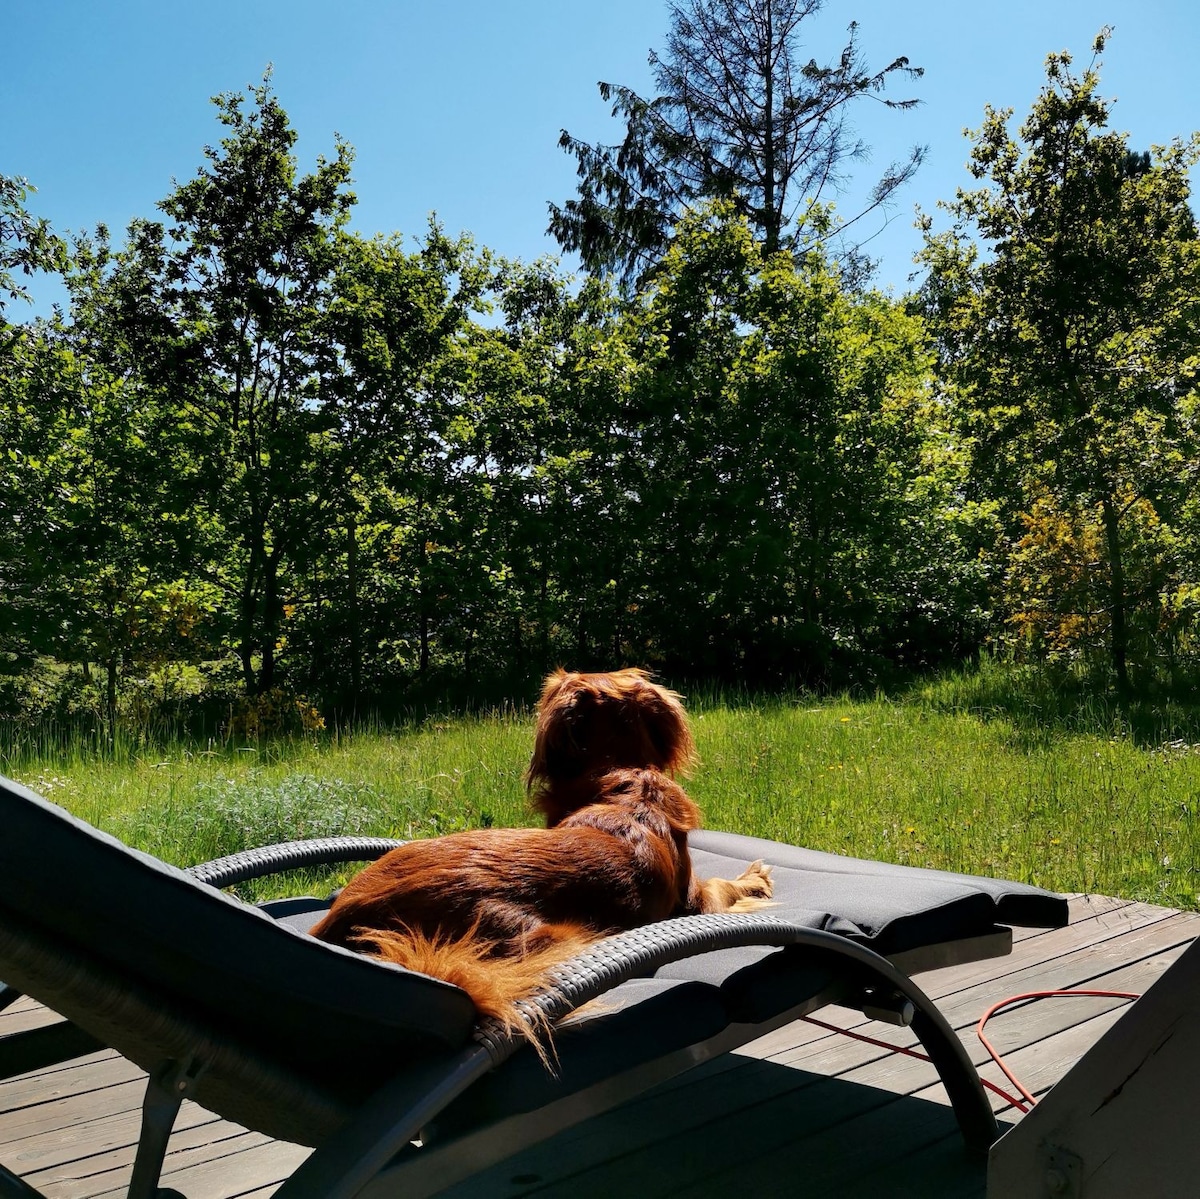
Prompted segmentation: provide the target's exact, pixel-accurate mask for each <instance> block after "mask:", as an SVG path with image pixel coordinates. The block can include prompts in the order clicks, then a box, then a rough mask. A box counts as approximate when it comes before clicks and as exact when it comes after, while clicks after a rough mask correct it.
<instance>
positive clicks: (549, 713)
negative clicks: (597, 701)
mask: <svg viewBox="0 0 1200 1199" xmlns="http://www.w3.org/2000/svg"><path fill="white" fill-rule="evenodd" d="M576 677H578V676H572V675H571V674H569V673H568V672H567V671H565V670H563V669H562V667H561V666H560V667H559V668H558V669H557V670H556V671H554V672H553V673H552V674H549V675H547V676H546V682H545V684H544V685H543V687H542V695H541V698H540V699H539V700H538V708H537V710H538V721H537V730H536V732H535V733H534V738H533V756H532V757H531V758H530V760H529V768H528V769H527V770H526V771H525V787H526V789H527V790H529V791H533V790H535V789H536V788H537V787H538V786H540V785H541V784H544V783H546V782H548V781H549V780H550V779H551V778H553V777H556V776H561V775H563V774H565V773H571V771H570V769H569V767H570V765H571V763H572V762H573V761H574V759H575V758H576V757H577V756H578V752H579V751H578V746H577V745H576V743H575V737H574V733H573V730H572V723H573V722H572V720H571V711H572V709H573V708H574V706H575V703H576V701H577V694H578V693H577V692H576V690H575V688H574V687H573V686H572V685H571V682H572V679H573V678H576Z"/></svg>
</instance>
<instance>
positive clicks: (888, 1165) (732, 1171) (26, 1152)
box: [0, 896, 1200, 1199]
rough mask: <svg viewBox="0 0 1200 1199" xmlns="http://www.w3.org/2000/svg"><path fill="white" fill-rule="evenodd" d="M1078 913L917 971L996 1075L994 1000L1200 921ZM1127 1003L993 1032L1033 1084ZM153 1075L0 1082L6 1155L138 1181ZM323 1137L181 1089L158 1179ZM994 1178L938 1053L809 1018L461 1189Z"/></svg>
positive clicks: (253, 1166)
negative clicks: (262, 1122)
mask: <svg viewBox="0 0 1200 1199" xmlns="http://www.w3.org/2000/svg"><path fill="white" fill-rule="evenodd" d="M1071 914H1072V921H1071V924H1070V926H1069V927H1068V928H1066V929H1058V930H1038V929H1028V930H1017V931H1016V933H1015V935H1014V946H1013V953H1012V955H1011V956H1009V957H1006V958H1001V959H991V960H988V961H984V962H979V963H971V964H968V965H966V966H962V967H957V968H950V969H946V970H939V971H931V972H929V973H927V974H924V975H921V976H920V977H919V978H918V980H917V981H918V983H919V984H920V985H921V987H922V989H923V990H925V991H926V992H927V993H928V994H929V995H930V996H931V997H932V998H933V999H934V1000H935V1001H936V1002H937V1004H938V1007H939V1009H940V1010H941V1011H942V1012H943V1014H944V1015H946V1017H947V1019H948V1020H949V1021H950V1023H951V1025H952V1026H953V1027H955V1028H956V1029H957V1030H958V1031H959V1033H960V1035H961V1036H962V1039H963V1042H964V1044H965V1045H966V1046H967V1048H968V1053H969V1055H970V1056H971V1057H972V1059H974V1060H975V1061H976V1062H977V1063H985V1064H983V1065H982V1073H984V1075H985V1076H988V1077H995V1078H996V1079H997V1080H999V1081H1001V1082H1003V1081H1004V1080H1003V1079H1002V1078H1001V1076H1000V1074H999V1072H998V1071H996V1070H995V1068H994V1067H993V1066H991V1065H990V1063H987V1062H986V1054H985V1052H984V1051H983V1050H982V1048H981V1047H980V1046H979V1045H978V1043H977V1041H976V1039H975V1037H974V1033H973V1031H972V1030H973V1025H974V1023H975V1021H976V1020H977V1019H978V1016H979V1014H980V1013H981V1012H982V1011H983V1010H984V1008H986V1007H987V1006H988V1005H989V1004H991V1003H992V1002H995V1001H996V1000H998V999H1001V998H1003V997H1004V996H1006V995H1009V994H1013V993H1016V992H1018V991H1024V990H1034V989H1049V988H1050V987H1059V986H1063V987H1065V986H1079V985H1083V984H1094V985H1097V986H1103V987H1105V988H1106V989H1119V990H1126V989H1128V990H1135V991H1142V990H1145V988H1146V987H1147V986H1148V985H1150V983H1151V982H1152V981H1153V979H1154V978H1157V977H1158V976H1159V975H1160V974H1161V973H1162V972H1163V971H1164V970H1165V969H1166V968H1167V966H1168V965H1169V964H1170V963H1171V962H1172V961H1173V960H1175V958H1176V957H1177V956H1178V954H1179V953H1181V952H1182V951H1183V948H1184V947H1185V946H1186V945H1187V944H1188V943H1190V941H1191V939H1192V938H1194V937H1195V936H1196V935H1197V934H1198V933H1200V915H1198V914H1195V913H1178V912H1175V911H1173V910H1170V909H1164V908H1154V907H1150V906H1148V905H1146V904H1139V903H1134V902H1129V901H1123V900H1113V899H1106V898H1103V897H1088V896H1078V897H1072V899H1071ZM1120 1014H1121V1011H1120V1006H1118V1005H1115V1004H1113V1003H1111V1002H1109V1001H1104V1000H1091V1001H1084V1000H1076V999H1068V1000H1053V1001H1049V1002H1046V1003H1039V1004H1032V1005H1028V1006H1023V1007H1020V1008H1018V1009H1015V1010H1013V1011H1011V1012H1007V1013H1005V1014H1003V1015H1001V1016H999V1017H997V1019H996V1022H995V1024H993V1025H992V1026H990V1030H989V1031H990V1033H991V1035H992V1037H993V1039H994V1040H995V1041H996V1042H997V1044H998V1045H999V1046H1000V1047H1001V1048H1002V1050H1003V1051H1004V1052H1005V1054H1006V1060H1008V1061H1009V1063H1010V1064H1011V1065H1012V1067H1013V1068H1014V1070H1016V1072H1017V1073H1018V1076H1019V1077H1021V1078H1022V1081H1023V1082H1025V1083H1026V1085H1027V1086H1029V1087H1030V1089H1031V1090H1033V1091H1034V1092H1035V1093H1042V1092H1044V1091H1045V1089H1047V1088H1048V1087H1050V1086H1051V1085H1052V1084H1053V1083H1054V1082H1055V1081H1056V1080H1057V1079H1058V1078H1060V1077H1061V1076H1062V1074H1063V1073H1064V1072H1065V1071H1066V1070H1067V1069H1069V1068H1070V1066H1071V1065H1072V1064H1073V1063H1074V1061H1076V1060H1077V1059H1078V1057H1079V1056H1080V1055H1081V1054H1082V1053H1083V1052H1084V1051H1085V1050H1086V1049H1087V1048H1088V1047H1090V1045H1091V1044H1093V1043H1094V1041H1095V1040H1096V1038H1097V1037H1099V1036H1100V1035H1101V1033H1102V1032H1103V1031H1104V1029H1106V1028H1107V1027H1108V1026H1109V1025H1111V1024H1112V1023H1113V1022H1115V1021H1116V1020H1118V1019H1119V1018H1120ZM818 1016H819V1018H820V1019H822V1020H825V1021H827V1022H829V1023H831V1024H835V1025H840V1026H841V1027H843V1028H849V1029H851V1030H853V1031H859V1030H865V1031H870V1032H871V1033H873V1034H875V1035H878V1036H879V1037H880V1038H881V1039H883V1040H885V1041H890V1042H892V1043H894V1044H908V1043H911V1040H912V1038H911V1033H909V1031H908V1030H906V1029H901V1028H893V1027H889V1026H886V1025H877V1024H872V1023H871V1022H869V1021H867V1020H866V1019H865V1017H863V1015H862V1014H861V1013H859V1012H857V1011H854V1010H852V1009H844V1008H827V1009H825V1010H824V1011H822V1012H820V1013H818ZM52 1019H53V1017H52V1016H50V1015H48V1014H47V1013H46V1012H45V1010H44V1009H41V1008H39V1007H38V1006H37V1005H35V1004H33V1002H32V1001H30V1000H27V999H22V1000H18V1001H17V1002H16V1003H15V1004H13V1005H12V1006H11V1007H10V1008H8V1009H6V1010H5V1011H4V1012H3V1013H0V1036H2V1035H3V1034H4V1033H5V1032H6V1031H9V1030H15V1029H17V1028H21V1027H37V1026H38V1025H40V1024H44V1023H47V1022H49V1021H50V1020H52ZM143 1081H144V1075H143V1074H142V1073H141V1072H140V1071H138V1070H137V1069H136V1067H133V1066H131V1065H130V1064H129V1063H127V1062H124V1061H123V1060H122V1059H120V1058H118V1057H116V1056H115V1055H113V1054H111V1053H100V1054H94V1055H89V1057H88V1058H86V1059H80V1060H79V1061H77V1062H73V1063H64V1064H61V1065H58V1066H55V1067H51V1068H48V1069H46V1070H44V1071H40V1072H36V1073H33V1074H30V1075H24V1076H21V1077H18V1078H15V1079H10V1080H7V1081H5V1082H0V1160H3V1161H4V1163H5V1165H6V1166H8V1167H9V1168H10V1169H15V1170H16V1171H17V1172H18V1173H20V1174H22V1175H24V1176H26V1177H28V1179H29V1181H30V1182H31V1184H32V1185H34V1186H37V1187H39V1188H40V1189H42V1190H44V1192H45V1193H46V1194H47V1195H48V1196H51V1199H115V1197H116V1196H119V1195H123V1194H124V1192H125V1188H126V1187H127V1185H128V1177H129V1170H130V1168H131V1165H132V1161H133V1155H134V1151H135V1149H134V1147H135V1144H136V1139H137V1133H138V1123H139V1115H140V1103H141V1096H142V1087H143ZM1005 1085H1008V1084H1005ZM993 1102H994V1106H996V1107H997V1108H999V1109H1001V1110H1003V1108H1004V1104H1003V1101H1002V1100H1000V1099H998V1098H997V1099H994V1101H993ZM1008 1117H1009V1118H1010V1119H1017V1118H1018V1115H1017V1113H1015V1112H1011V1111H1010V1112H1009V1113H1008ZM308 1152H309V1151H308V1150H307V1149H304V1148H302V1147H298V1146H294V1145H288V1144H285V1143H281V1142H273V1141H270V1140H269V1139H268V1138H266V1137H263V1136H261V1135H259V1134H257V1133H253V1132H247V1131H246V1130H244V1129H241V1128H239V1127H238V1126H236V1125H233V1124H230V1123H229V1122H227V1121H224V1120H220V1119H218V1118H217V1117H215V1116H213V1115H211V1114H209V1113H207V1112H204V1111H203V1110H202V1109H199V1108H196V1107H195V1106H194V1105H192V1104H185V1105H184V1109H183V1111H182V1112H181V1118H180V1122H179V1125H178V1127H177V1131H176V1133H175V1135H174V1136H173V1137H172V1140H171V1145H170V1149H169V1155H168V1159H167V1164H166V1170H165V1172H164V1179H163V1182H164V1185H166V1186H173V1187H175V1188H177V1189H179V1190H180V1191H181V1192H182V1193H184V1194H186V1195H187V1196H188V1199H267V1196H269V1195H271V1194H272V1193H273V1192H274V1190H275V1189H276V1188H277V1186H278V1185H279V1183H280V1182H281V1181H282V1179H283V1178H285V1177H286V1176H287V1175H288V1174H290V1173H291V1171H292V1170H293V1169H294V1168H295V1167H296V1165H297V1164H298V1163H299V1162H300V1161H301V1160H302V1159H303V1157H304V1156H305V1155H306V1154H307V1153H308ZM983 1179H984V1172H983V1168H982V1166H981V1165H979V1163H973V1162H971V1161H970V1160H969V1159H967V1158H966V1156H965V1154H964V1153H963V1152H962V1149H961V1143H960V1140H959V1138H958V1135H957V1132H956V1130H955V1127H954V1122H953V1116H952V1113H951V1112H950V1111H949V1109H948V1107H947V1106H946V1103H945V1096H944V1093H943V1092H942V1088H941V1085H940V1083H939V1082H938V1081H937V1078H936V1075H935V1074H934V1073H933V1071H932V1067H930V1066H928V1065H927V1064H925V1063H922V1062H918V1061H914V1060H912V1059H910V1058H906V1057H903V1056H900V1055H896V1054H893V1053H891V1052H890V1051H887V1050H880V1049H875V1048H872V1047H869V1046H865V1045H862V1044H861V1043H859V1042H856V1041H853V1040H850V1039H849V1038H846V1037H844V1036H841V1035H839V1034H833V1033H829V1032H826V1031H824V1030H822V1029H820V1028H817V1027H815V1026H813V1025H810V1024H806V1023H803V1022H797V1023H795V1024H792V1025H789V1026H787V1027H786V1028H783V1029H779V1030H777V1031H776V1032H774V1033H772V1034H769V1035H768V1036H766V1037H763V1038H761V1039H760V1040H759V1041H757V1042H754V1043H753V1044H751V1045H749V1046H746V1047H744V1048H743V1049H741V1050H739V1051H738V1052H737V1053H733V1054H727V1055H725V1056H724V1057H722V1058H720V1059H718V1060H716V1061H713V1062H709V1063H706V1064H705V1065H703V1066H701V1067H698V1068H697V1069H695V1070H692V1071H690V1072H688V1073H687V1074H686V1075H683V1076H680V1077H679V1078H676V1079H672V1080H670V1081H669V1082H667V1083H664V1084H662V1085H661V1086H659V1087H657V1088H655V1089H653V1090H651V1091H649V1092H647V1093H646V1094H644V1095H642V1096H639V1097H638V1098H637V1099H635V1100H633V1101H631V1102H629V1103H627V1104H625V1105H624V1106H623V1107H621V1108H618V1109H616V1110H615V1111H613V1112H609V1113H606V1114H604V1115H602V1116H599V1117H596V1118H595V1119H593V1120H590V1121H587V1122H586V1123H584V1124H582V1125H579V1126H577V1127H575V1128H572V1129H568V1130H566V1131H564V1132H563V1133H561V1134H559V1135H558V1136H557V1137H554V1138H553V1139H552V1140H550V1141H547V1142H545V1143H543V1144H542V1145H540V1146H533V1147H531V1148H530V1149H528V1150H526V1151H524V1152H523V1153H520V1154H517V1155H516V1156H514V1157H513V1158H511V1159H509V1160H508V1161H506V1162H503V1163H500V1164H499V1165H497V1166H495V1167H493V1168H492V1169H490V1170H488V1171H485V1172H484V1173H482V1174H480V1175H477V1176H476V1177H475V1178H473V1179H471V1180H469V1182H467V1183H464V1184H461V1185H460V1186H459V1187H456V1188H454V1189H452V1190H451V1191H449V1192H447V1194H450V1195H454V1196H458V1197H459V1199H473V1197H477V1196H478V1197H482V1196H489V1197H490V1196H497V1197H501V1199H504V1197H510V1199H515V1197H516V1196H518V1195H538V1196H541V1197H542V1199H552V1197H554V1196H559V1197H561V1199H588V1196H593V1195H594V1196H601V1195H604V1196H607V1195H611V1194H614V1193H620V1192H622V1191H628V1192H629V1193H631V1194H637V1195H639V1196H646V1197H647V1199H650V1197H652V1196H658V1195H662V1196H666V1195H713V1196H716V1195H722V1196H723V1195H724V1194H725V1193H727V1192H728V1191H729V1189H730V1188H731V1187H738V1188H739V1189H740V1188H744V1187H745V1186H746V1185H748V1184H749V1185H752V1186H755V1187H757V1188H758V1189H761V1190H763V1191H765V1192H766V1193H768V1194H780V1193H804V1194H806V1195H813V1196H818V1195H828V1196H834V1195H837V1196H840V1197H841V1199H866V1197H867V1196H872V1197H875V1196H888V1197H889V1199H898V1197H904V1196H908V1197H912V1199H916V1197H917V1196H920V1197H921V1199H930V1197H933V1196H936V1197H937V1199H981V1197H982V1196H983V1187H984V1182H983Z"/></svg>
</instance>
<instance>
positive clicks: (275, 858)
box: [187, 837, 404, 887]
mask: <svg viewBox="0 0 1200 1199" xmlns="http://www.w3.org/2000/svg"><path fill="white" fill-rule="evenodd" d="M403 844H404V842H403V841H394V840H392V839H390V838H388V837H317V838H314V839H313V840H310V841H284V842H282V843H281V844H279V845H264V846H263V847H262V848H261V849H246V850H243V851H242V852H241V853H233V854H230V855H229V856H228V857H224V858H214V859H213V860H212V861H211V862H201V863H200V864H199V865H198V866H192V867H189V869H188V871H187V873H188V874H190V875H191V876H192V878H194V879H196V880H197V881H199V882H202V883H208V884H209V885H210V886H212V887H231V886H233V884H234V883H244V882H246V881H247V880H248V879H252V878H262V877H263V876H264V875H268V874H279V873H281V872H282V871H284V870H297V869H300V868H302V867H306V866H331V865H336V864H337V863H339V862H373V861H374V860H375V859H376V858H381V857H383V855H384V854H385V853H387V852H388V851H389V850H392V849H395V848H396V847H397V846H399V845H403Z"/></svg>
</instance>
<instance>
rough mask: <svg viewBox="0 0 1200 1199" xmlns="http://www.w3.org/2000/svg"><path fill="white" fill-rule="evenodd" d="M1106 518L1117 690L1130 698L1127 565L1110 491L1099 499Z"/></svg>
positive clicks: (1113, 656)
mask: <svg viewBox="0 0 1200 1199" xmlns="http://www.w3.org/2000/svg"><path fill="white" fill-rule="evenodd" d="M1100 506H1101V510H1102V512H1103V517H1104V538H1105V541H1106V543H1107V548H1108V594H1109V609H1110V622H1109V629H1110V635H1111V640H1110V647H1111V653H1112V668H1113V674H1114V675H1115V676H1116V680H1117V692H1118V694H1119V695H1120V696H1121V698H1122V699H1126V698H1128V697H1129V695H1130V692H1131V687H1130V684H1129V629H1128V626H1127V624H1126V603H1125V564H1124V560H1123V558H1122V556H1121V527H1120V516H1119V514H1118V513H1117V506H1116V504H1115V503H1114V501H1113V497H1112V496H1111V495H1110V494H1107V493H1106V494H1105V495H1104V498H1103V499H1102V500H1101V501H1100Z"/></svg>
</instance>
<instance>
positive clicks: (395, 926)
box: [313, 670, 771, 1036]
mask: <svg viewBox="0 0 1200 1199" xmlns="http://www.w3.org/2000/svg"><path fill="white" fill-rule="evenodd" d="M694 758H695V747H694V744H693V741H692V735H691V732H690V730H689V729H688V725H687V718H686V716H685V715H684V711H683V706H682V704H681V703H680V701H679V696H678V695H676V694H675V693H674V692H672V691H668V690H666V689H665V688H663V687H659V686H657V685H656V684H654V683H651V682H650V680H649V677H648V676H647V675H646V674H645V672H644V671H640V670H620V671H615V672H612V673H606V674H578V673H568V672H567V671H564V670H559V671H556V672H555V673H554V674H552V675H551V676H550V677H549V678H548V679H547V680H546V685H545V688H544V689H543V691H542V697H541V702H540V704H539V708H538V722H537V732H536V735H535V740H534V750H533V757H532V759H531V761H530V763H529V770H528V772H527V776H526V782H527V786H528V789H529V793H530V796H531V798H532V800H533V803H534V805H535V806H536V807H537V808H538V809H539V810H540V811H541V812H542V813H543V814H544V815H545V817H546V827H545V828H541V829H481V830H478V831H472V832H464V833H452V834H450V835H449V836H445V837H437V838H432V839H429V840H422V841H411V842H409V843H408V844H407V845H403V846H401V847H400V848H398V849H394V850H392V851H391V852H390V853H388V854H386V855H385V856H384V857H382V858H380V859H379V861H377V862H375V863H374V864H373V865H371V866H368V867H367V869H366V870H364V871H363V872H362V873H361V874H359V875H358V876H357V877H356V878H354V879H353V880H352V881H351V882H350V883H349V884H348V885H347V887H346V888H345V890H343V891H342V893H341V894H340V895H339V896H338V898H337V900H336V901H335V902H334V904H333V906H332V908H331V909H330V910H329V912H328V914H327V915H326V916H325V918H324V919H323V920H322V921H321V922H320V923H319V924H318V925H317V926H316V927H315V928H314V929H313V935H314V936H317V937H320V938H321V939H322V940H326V941H332V942H334V943H336V944H342V945H350V946H352V947H358V948H364V949H366V950H367V951H368V952H372V953H374V954H375V955H376V956H379V957H382V958H385V959H387V960H388V961H394V962H398V963H400V964H401V965H404V966H408V967H409V968H411V969H415V970H420V971H422V972H423V973H427V974H432V975H435V976H436V977H439V978H444V979H447V980H448V981H452V982H455V983H456V984H458V985H459V986H461V987H463V988H464V990H466V991H467V992H468V994H470V995H471V997H472V999H473V1000H474V1001H475V1004H476V1006H477V1007H478V1008H479V1010H480V1011H481V1012H482V1013H484V1014H487V1015H492V1016H497V1017H499V1018H500V1019H503V1020H504V1021H506V1022H507V1023H508V1024H509V1025H510V1026H512V1027H522V1020H521V1017H520V1016H519V1015H518V1014H517V1012H516V1009H515V1008H514V1003H515V1001H516V1000H517V999H519V998H521V997H522V996H524V995H528V994H530V993H531V992H533V991H536V990H537V989H538V986H539V984H540V983H541V982H542V981H543V980H544V977H545V975H546V973H547V972H548V971H549V970H551V969H552V968H553V967H554V966H555V965H558V964H560V963H561V962H562V961H563V960H565V959H566V958H567V957H570V956H571V955H572V954H573V953H575V952H576V951H577V950H578V949H579V948H581V947H582V946H583V945H585V944H587V942H589V941H593V940H596V939H597V938H599V937H602V936H604V935H606V934H608V933H611V932H615V931H618V930H621V929H628V928H634V927H636V926H638V925H641V924H648V923H650V922H652V921H655V920H663V919H666V918H667V917H669V916H678V915H684V914H687V913H696V912H714V911H730V910H743V911H744V910H748V909H750V908H752V907H754V906H758V905H759V904H761V903H762V902H763V901H764V900H766V899H767V898H768V897H769V896H770V894H771V884H770V878H769V870H767V869H764V868H763V867H762V865H761V863H758V862H756V863H754V865H753V866H751V867H750V868H749V869H748V870H746V871H745V873H744V874H743V875H742V876H741V877H740V878H738V879H736V880H726V879H710V880H708V881H707V882H700V881H699V880H698V879H696V878H695V877H694V876H693V875H692V871H691V861H690V859H689V857H688V853H687V834H688V830H689V829H693V828H698V827H699V824H700V811H699V809H698V808H697V807H696V805H695V803H693V802H692V800H691V799H690V798H689V797H688V795H687V793H686V792H685V791H684V790H683V788H682V787H680V786H679V784H678V783H676V782H675V781H674V778H673V777H672V776H674V775H675V774H677V773H680V772H682V771H684V770H686V769H687V768H688V767H689V766H690V765H691V764H692V762H693V761H694ZM523 1031H526V1032H528V1033H529V1035H531V1036H535V1035H536V1034H537V1033H538V1032H540V1031H541V1030H539V1029H530V1028H527V1027H525V1028H523Z"/></svg>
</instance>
